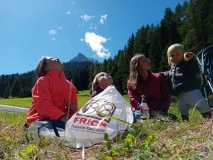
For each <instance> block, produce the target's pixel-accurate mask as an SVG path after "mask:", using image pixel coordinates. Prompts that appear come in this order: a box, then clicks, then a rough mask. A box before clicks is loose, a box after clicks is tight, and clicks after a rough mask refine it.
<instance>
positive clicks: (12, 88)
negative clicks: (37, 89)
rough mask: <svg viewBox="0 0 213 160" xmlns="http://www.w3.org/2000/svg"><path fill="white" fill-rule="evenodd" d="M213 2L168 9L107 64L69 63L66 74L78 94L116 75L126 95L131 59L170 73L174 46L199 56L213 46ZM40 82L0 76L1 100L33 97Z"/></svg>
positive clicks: (31, 75) (33, 76)
mask: <svg viewBox="0 0 213 160" xmlns="http://www.w3.org/2000/svg"><path fill="white" fill-rule="evenodd" d="M212 6H213V0H190V1H185V2H184V3H183V4H178V5H177V6H176V8H175V10H172V9H170V8H166V9H165V13H164V17H163V18H162V20H161V21H160V23H159V24H157V25H153V24H151V25H144V26H141V27H140V28H139V29H138V30H137V31H136V32H135V33H132V35H131V36H130V37H129V39H128V41H127V44H126V45H125V46H124V47H123V49H120V50H119V51H118V53H117V54H116V56H114V57H112V58H109V59H107V60H104V61H103V63H93V62H89V61H88V62H70V63H65V74H66V77H67V78H68V79H69V80H72V81H73V83H74V84H75V85H76V86H77V88H78V90H84V89H88V88H89V86H90V84H91V81H92V79H93V78H94V76H95V74H96V73H98V72H101V71H105V72H108V73H110V74H111V75H112V77H113V80H114V84H115V86H116V87H117V89H118V90H119V91H120V92H121V93H126V85H127V79H128V74H129V73H128V72H129V62H130V59H131V58H132V57H133V56H134V55H135V54H136V53H143V54H145V55H146V56H147V57H149V58H150V59H151V60H152V70H153V71H154V72H157V71H163V70H166V69H168V65H167V58H166V50H167V48H168V46H170V45H171V44H173V43H182V44H184V46H185V48H186V49H187V50H188V51H193V52H194V53H197V52H198V51H199V50H200V49H202V48H204V47H206V46H207V45H209V44H213V7H212ZM35 80H36V74H35V71H31V72H28V73H24V74H13V75H2V76H0V97H5V98H7V97H29V96H31V89H32V86H33V84H34V82H35Z"/></svg>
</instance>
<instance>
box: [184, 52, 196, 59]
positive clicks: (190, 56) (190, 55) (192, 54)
mask: <svg viewBox="0 0 213 160" xmlns="http://www.w3.org/2000/svg"><path fill="white" fill-rule="evenodd" d="M193 57H194V53H193V52H185V53H184V60H185V61H190V60H191V59H192V58H193Z"/></svg>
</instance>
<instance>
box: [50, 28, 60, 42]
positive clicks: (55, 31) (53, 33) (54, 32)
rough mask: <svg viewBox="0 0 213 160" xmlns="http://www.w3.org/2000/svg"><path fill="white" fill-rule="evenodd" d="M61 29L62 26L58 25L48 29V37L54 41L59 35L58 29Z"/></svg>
mask: <svg viewBox="0 0 213 160" xmlns="http://www.w3.org/2000/svg"><path fill="white" fill-rule="evenodd" d="M62 30H63V27H62V26H58V27H55V28H52V29H49V31H48V34H49V36H50V38H51V39H52V40H53V41H55V40H56V37H57V36H58V35H59V33H60V31H62Z"/></svg>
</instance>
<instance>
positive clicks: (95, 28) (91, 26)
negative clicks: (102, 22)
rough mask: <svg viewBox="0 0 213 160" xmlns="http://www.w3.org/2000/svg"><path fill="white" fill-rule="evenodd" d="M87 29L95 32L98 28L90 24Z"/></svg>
mask: <svg viewBox="0 0 213 160" xmlns="http://www.w3.org/2000/svg"><path fill="white" fill-rule="evenodd" d="M89 29H90V30H97V29H98V27H97V25H96V24H94V23H91V24H90V26H89Z"/></svg>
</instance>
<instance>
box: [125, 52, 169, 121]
mask: <svg viewBox="0 0 213 160" xmlns="http://www.w3.org/2000/svg"><path fill="white" fill-rule="evenodd" d="M150 70H151V61H150V59H148V58H146V57H145V56H144V55H143V54H136V55H135V56H134V57H132V59H131V61H130V69H129V79H128V83H127V88H128V97H129V100H130V103H131V105H132V111H133V115H134V119H135V121H136V120H137V119H139V118H140V117H141V115H143V107H142V109H140V108H141V104H144V101H145V103H146V104H147V106H146V108H147V107H148V108H149V112H150V115H151V116H154V115H155V114H156V113H159V114H163V115H167V113H168V109H169V105H170V94H169V90H168V85H167V82H166V80H165V79H164V77H163V76H161V74H159V73H152V72H151V71H150ZM138 111H139V112H138Z"/></svg>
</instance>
